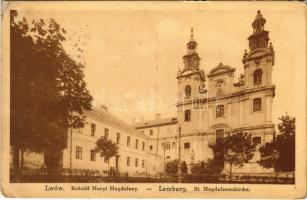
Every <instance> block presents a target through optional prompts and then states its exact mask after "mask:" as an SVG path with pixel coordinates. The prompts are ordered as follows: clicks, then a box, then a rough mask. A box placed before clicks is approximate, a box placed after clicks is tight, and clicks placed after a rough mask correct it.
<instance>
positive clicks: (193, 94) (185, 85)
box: [177, 28, 206, 134]
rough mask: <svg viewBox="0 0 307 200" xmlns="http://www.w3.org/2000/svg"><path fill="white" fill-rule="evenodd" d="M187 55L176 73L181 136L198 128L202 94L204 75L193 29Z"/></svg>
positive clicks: (187, 45) (187, 46)
mask: <svg viewBox="0 0 307 200" xmlns="http://www.w3.org/2000/svg"><path fill="white" fill-rule="evenodd" d="M186 48H187V53H186V55H184V56H183V69H182V70H180V68H179V71H178V73H177V80H178V90H177V93H178V100H177V116H178V121H179V123H180V124H181V125H182V134H185V133H189V132H191V131H193V130H194V129H195V128H197V126H199V123H198V122H199V114H197V113H198V111H199V104H197V103H193V102H195V101H198V100H199V98H200V94H202V93H203V92H204V86H205V80H206V78H205V73H204V71H203V70H201V69H200V68H199V64H200V57H199V56H198V53H197V42H196V40H195V38H194V33H193V28H192V29H191V35H190V39H189V41H188V43H187V44H186Z"/></svg>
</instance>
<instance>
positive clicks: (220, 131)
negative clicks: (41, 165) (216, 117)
mask: <svg viewBox="0 0 307 200" xmlns="http://www.w3.org/2000/svg"><path fill="white" fill-rule="evenodd" d="M215 134H216V136H215V137H216V140H217V139H219V138H224V129H217V130H216V131H215Z"/></svg>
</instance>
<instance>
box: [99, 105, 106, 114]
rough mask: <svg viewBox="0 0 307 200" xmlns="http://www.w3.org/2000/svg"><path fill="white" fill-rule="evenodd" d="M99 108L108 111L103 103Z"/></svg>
mask: <svg viewBox="0 0 307 200" xmlns="http://www.w3.org/2000/svg"><path fill="white" fill-rule="evenodd" d="M100 109H101V110H102V111H105V112H107V111H108V107H107V106H105V105H101V106H100Z"/></svg>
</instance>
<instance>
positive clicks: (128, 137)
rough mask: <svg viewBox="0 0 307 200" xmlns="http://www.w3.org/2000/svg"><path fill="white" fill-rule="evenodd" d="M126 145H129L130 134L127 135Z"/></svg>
mask: <svg viewBox="0 0 307 200" xmlns="http://www.w3.org/2000/svg"><path fill="white" fill-rule="evenodd" d="M127 146H128V147H130V136H127Z"/></svg>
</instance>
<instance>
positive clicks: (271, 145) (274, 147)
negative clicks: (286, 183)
mask: <svg viewBox="0 0 307 200" xmlns="http://www.w3.org/2000/svg"><path fill="white" fill-rule="evenodd" d="M279 120H280V121H281V122H280V123H279V124H278V125H277V127H278V130H279V134H278V135H277V136H276V137H274V139H273V140H272V141H271V142H267V143H265V144H264V145H263V146H261V147H260V149H259V151H260V156H261V158H260V160H259V161H258V163H259V164H260V165H261V166H263V167H265V168H274V169H275V172H276V178H277V176H278V172H281V171H286V172H292V171H295V118H292V117H290V116H289V115H288V114H286V115H285V116H282V117H281V118H279Z"/></svg>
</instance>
